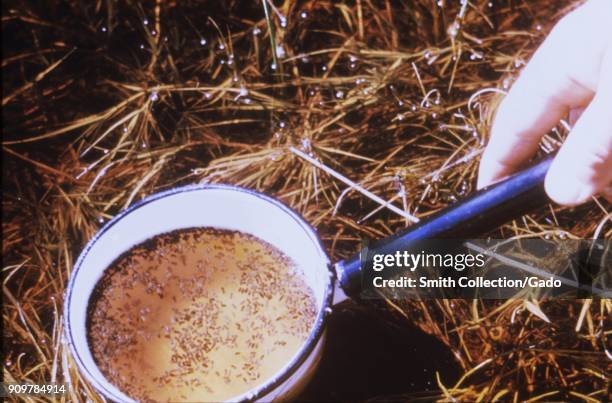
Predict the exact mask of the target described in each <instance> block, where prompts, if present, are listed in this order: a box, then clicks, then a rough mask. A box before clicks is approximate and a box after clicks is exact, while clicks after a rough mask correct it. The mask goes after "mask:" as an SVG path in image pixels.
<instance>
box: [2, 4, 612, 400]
mask: <svg viewBox="0 0 612 403" xmlns="http://www.w3.org/2000/svg"><path fill="white" fill-rule="evenodd" d="M437 3H439V4H436V2H435V1H426V0H407V1H403V2H396V1H391V0H355V1H348V0H347V1H343V2H336V1H326V0H320V1H317V0H310V1H285V2H282V3H281V2H278V1H276V2H274V3H271V2H270V3H262V2H258V1H252V2H248V1H223V2H221V1H207V2H195V1H181V2H174V1H169V2H163V3H162V2H157V3H153V2H152V3H148V4H146V5H145V4H140V3H138V2H114V1H112V0H109V1H101V0H99V1H97V2H81V1H71V2H68V3H67V4H64V3H62V4H61V5H59V4H58V5H57V7H55V8H43V7H41V6H40V5H38V4H37V3H35V2H27V1H26V2H3V5H2V8H3V20H2V27H3V33H4V38H5V39H4V41H3V44H4V53H3V61H2V68H3V73H4V78H3V98H2V105H3V121H4V134H3V154H4V157H5V158H4V165H3V180H4V187H3V195H4V198H3V213H4V220H3V226H2V229H3V240H4V241H3V257H4V264H3V295H4V302H5V303H4V307H3V321H4V330H3V336H4V348H3V351H4V352H5V362H4V367H3V368H4V379H5V381H12V380H19V381H26V380H29V381H32V382H44V381H58V382H64V381H66V382H70V383H71V385H72V386H73V389H72V391H73V392H72V393H73V394H72V395H70V396H69V397H67V398H66V399H69V400H71V401H84V400H86V399H90V400H91V401H99V400H100V398H99V397H97V396H96V394H95V392H94V391H93V390H92V389H91V387H90V386H88V385H87V383H86V382H85V381H84V380H83V379H82V378H81V376H80V375H79V374H78V373H77V371H76V369H75V366H74V365H73V363H72V360H71V357H70V355H69V352H68V351H67V349H66V348H65V346H64V345H63V341H62V336H61V334H62V321H61V309H62V293H63V291H64V287H65V284H66V282H67V279H68V276H69V274H70V271H71V268H72V265H73V263H74V260H75V258H76V256H78V253H79V251H80V249H81V248H82V246H83V245H84V244H85V242H86V241H87V240H88V239H89V238H90V237H91V236H92V235H93V234H94V233H95V231H96V230H97V229H98V228H99V227H100V226H101V225H102V224H103V223H104V222H105V221H106V220H108V219H109V218H110V217H112V216H113V215H114V214H116V213H117V212H119V211H120V210H122V209H123V208H125V207H126V206H128V205H130V204H131V203H133V202H134V201H136V200H139V199H141V198H142V197H144V196H146V195H149V194H151V193H154V192H157V191H160V190H162V189H167V188H169V187H173V186H177V185H180V184H186V183H193V182H223V183H233V184H237V185H241V186H246V187H249V188H254V189H257V190H260V191H263V192H265V193H267V194H271V195H274V196H276V197H278V198H280V199H281V200H282V201H284V202H285V203H287V204H288V205H289V206H291V207H293V208H294V209H296V210H297V211H298V212H300V213H301V214H303V216H304V217H305V218H306V219H307V220H308V221H309V222H310V223H312V224H313V225H314V226H315V227H316V228H317V230H318V231H319V233H320V234H321V236H322V238H323V241H324V243H325V246H326V247H327V249H328V251H329V252H330V255H331V257H332V259H333V260H337V259H340V258H342V257H346V256H347V255H348V254H350V253H352V252H355V251H356V250H357V249H358V247H359V240H360V239H361V238H363V237H367V238H371V239H372V238H379V237H383V236H385V235H388V234H391V233H393V232H395V231H397V230H399V229H401V228H404V227H405V226H407V225H410V224H411V218H410V217H411V216H412V215H416V216H418V217H419V218H423V217H426V216H427V215H430V214H432V213H433V212H435V211H437V210H438V209H440V208H442V207H444V206H445V205H448V204H449V203H451V202H453V201H454V200H456V199H457V198H460V197H462V196H464V195H466V194H468V193H469V192H471V191H473V190H474V183H475V175H476V168H477V164H478V157H479V155H480V153H481V151H482V148H483V144H485V143H486V138H487V135H488V133H487V129H488V127H489V123H490V120H491V116H492V114H493V112H494V110H495V105H496V103H497V102H498V100H499V98H500V94H502V93H503V92H504V90H505V89H507V88H508V87H509V85H511V83H512V80H513V78H514V77H516V75H517V74H518V72H519V71H520V69H521V67H522V66H523V65H524V63H525V60H528V58H529V55H530V54H531V52H533V50H534V49H535V47H536V46H537V45H538V44H539V43H540V42H541V41H542V40H543V38H544V37H545V35H546V33H547V32H549V30H550V28H551V26H552V25H553V23H554V22H555V21H556V20H558V18H560V16H561V15H563V14H564V13H566V12H567V10H569V9H571V8H572V7H574V6H575V4H574V3H573V2H560V1H556V0H538V1H530V2H528V1H525V0H505V1H491V2H488V1H471V2H459V1H448V0H446V1H445V0H441V1H439V2H437ZM266 13H267V17H266ZM551 68H554V66H551ZM566 130H567V127H566V126H564V125H562V124H561V125H559V127H558V128H557V129H555V130H553V131H552V132H551V133H549V134H548V135H547V136H546V137H545V139H544V140H543V142H542V145H541V152H542V153H545V152H549V151H550V150H553V149H555V148H556V147H558V145H559V144H560V141H561V140H562V138H563V136H564V135H565V133H566ZM298 154H303V155H305V156H306V157H308V156H310V157H311V158H312V159H314V161H315V164H317V165H320V166H324V167H325V170H322V169H320V168H318V167H316V166H315V165H313V163H311V162H308V161H307V160H305V159H303V158H301V157H300V156H299V155H298ZM330 172H334V173H338V174H341V175H344V176H346V177H347V178H348V179H349V180H350V181H352V183H353V184H354V185H353V186H347V184H346V183H343V182H342V181H340V180H338V179H337V175H336V177H334V176H333V175H330ZM367 192H372V193H373V194H375V195H377V196H379V197H381V198H382V199H384V200H387V201H389V203H392V204H393V205H394V206H395V207H396V208H394V209H393V210H394V211H391V210H390V209H388V208H384V207H381V206H380V205H379V204H378V203H376V202H375V201H373V200H372V199H371V198H370V197H368V195H367ZM609 208H610V206H609V204H605V202H604V201H603V200H593V201H592V202H591V203H588V204H586V205H584V206H581V207H579V208H574V209H567V208H559V207H554V206H549V207H548V208H544V209H541V210H540V211H538V212H536V213H534V214H531V215H529V216H525V217H522V218H521V219H517V220H515V221H514V222H512V223H509V224H507V225H505V226H503V227H502V228H500V229H499V230H498V231H497V233H496V234H494V235H495V236H498V237H504V238H510V237H515V236H519V237H575V238H610V237H611V235H612V227H611V226H610V221H609V218H610V213H609V211H610V210H609ZM398 213H399V214H398ZM389 307H390V308H391V309H392V310H394V311H396V312H397V313H398V314H400V315H403V316H405V317H406V320H407V321H410V322H411V323H414V324H417V325H418V326H420V327H421V328H422V329H423V330H424V331H426V332H428V333H431V334H433V335H435V336H436V337H438V338H439V339H440V340H441V341H442V342H444V343H445V344H446V345H448V347H449V348H450V349H451V351H452V352H453V353H454V354H455V356H456V358H457V361H458V362H459V364H460V365H461V367H462V368H463V369H464V370H465V376H464V377H463V378H461V380H460V381H459V382H458V383H457V384H455V385H444V384H443V382H442V381H440V382H439V391H438V393H436V394H435V395H433V396H432V395H431V394H430V395H429V396H428V397H429V398H431V397H437V398H439V399H442V400H444V399H446V400H454V399H459V400H468V401H471V400H477V399H480V400H483V401H489V400H492V399H495V398H500V397H503V398H504V399H507V400H514V401H516V400H525V399H532V400H537V399H538V398H539V399H544V400H551V399H554V400H563V399H572V400H584V401H594V400H605V399H606V398H608V397H609V396H607V388H608V382H609V376H610V372H609V371H610V362H611V361H610V360H611V359H612V357H611V356H610V352H609V351H608V350H606V343H607V344H608V346H609V339H608V337H609V336H610V329H611V328H610V322H609V320H610V319H609V318H610V310H611V309H612V304H611V303H610V300H584V301H571V302H570V301H564V302H561V301H547V302H545V301H541V302H535V301H534V302H524V301H521V300H510V301H507V302H491V301H458V300H457V301H451V300H440V301H428V302H425V301H406V302H403V303H401V304H397V303H394V302H392V301H389ZM606 355H607V357H606ZM409 397H413V398H414V397H416V395H415V396H406V398H409Z"/></svg>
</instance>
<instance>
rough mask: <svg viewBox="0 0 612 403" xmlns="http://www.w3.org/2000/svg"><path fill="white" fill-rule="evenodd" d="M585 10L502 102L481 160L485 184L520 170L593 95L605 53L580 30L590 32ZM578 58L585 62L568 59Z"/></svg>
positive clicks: (566, 22)
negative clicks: (543, 139)
mask: <svg viewBox="0 0 612 403" xmlns="http://www.w3.org/2000/svg"><path fill="white" fill-rule="evenodd" d="M580 11H581V10H577V12H575V13H574V14H571V15H569V16H568V17H566V18H564V19H563V20H562V21H561V22H560V23H559V24H557V26H556V27H555V28H554V29H553V31H552V32H551V34H550V35H549V36H548V38H547V39H546V40H545V41H544V43H543V44H542V45H541V46H540V48H539V49H538V50H537V51H536V53H535V54H534V56H533V58H532V59H531V61H530V62H529V63H528V65H527V66H526V67H525V69H524V70H523V72H522V73H521V75H520V77H519V78H518V80H517V81H516V83H515V84H514V85H513V87H512V89H511V90H510V92H509V93H508V95H507V96H506V98H505V99H504V101H503V102H502V104H501V105H500V107H499V109H498V111H497V115H496V117H495V120H494V122H493V127H492V130H491V138H490V141H489V144H488V146H487V148H486V149H485V152H484V154H483V157H482V160H481V165H480V170H479V180H478V186H479V187H483V186H486V185H487V184H489V183H491V182H493V181H495V180H498V179H500V178H502V177H504V176H506V175H508V174H510V173H512V172H513V171H515V170H516V169H517V168H519V167H520V166H521V165H522V164H523V163H524V162H526V161H527V160H528V159H529V158H530V157H531V156H532V155H533V154H534V152H535V151H536V149H537V147H538V143H539V141H540V139H541V137H542V135H543V134H544V133H546V132H547V131H548V130H550V129H551V128H552V127H554V126H555V125H556V124H557V123H558V122H559V120H560V119H562V118H564V117H565V116H567V114H568V112H569V110H570V108H574V107H581V106H585V105H586V104H588V102H589V101H590V99H591V98H592V97H593V94H594V90H595V88H596V86H597V77H598V76H599V63H600V61H601V56H599V55H598V54H597V51H595V50H594V48H593V47H592V46H585V44H584V40H583V38H582V35H581V34H579V33H581V32H582V33H584V31H585V29H584V27H581V26H580V25H581V24H582V23H583V21H582V20H583V19H584V17H583V15H582V14H581V13H580ZM576 28H578V29H576ZM573 58H577V59H579V60H581V64H579V63H574V62H571V61H570V62H568V59H573Z"/></svg>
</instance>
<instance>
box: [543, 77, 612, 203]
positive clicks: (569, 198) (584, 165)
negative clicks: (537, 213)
mask: <svg viewBox="0 0 612 403" xmlns="http://www.w3.org/2000/svg"><path fill="white" fill-rule="evenodd" d="M610 84H612V83H610ZM611 95H612V87H611V88H606V89H603V88H602V89H601V91H598V93H597V94H596V95H595V97H594V98H593V100H592V101H591V103H590V104H589V106H588V107H587V108H586V109H585V111H584V113H583V114H582V116H581V117H580V118H579V119H578V121H577V122H576V125H575V126H574V128H573V129H572V131H571V133H570V134H569V136H568V137H567V139H566V141H565V143H563V146H562V147H561V149H560V150H559V153H558V154H557V157H556V158H555V160H554V161H553V163H552V165H551V167H550V170H549V172H548V175H547V176H546V181H545V188H546V192H547V193H548V195H549V197H550V198H551V199H553V200H554V201H555V202H557V203H559V204H565V205H575V204H580V203H583V202H585V201H587V200H588V199H589V198H590V197H591V196H593V195H596V194H597V193H600V192H605V191H606V188H607V187H608V186H609V185H610V183H611V182H612V113H611V110H610V105H611V104H612V96H611Z"/></svg>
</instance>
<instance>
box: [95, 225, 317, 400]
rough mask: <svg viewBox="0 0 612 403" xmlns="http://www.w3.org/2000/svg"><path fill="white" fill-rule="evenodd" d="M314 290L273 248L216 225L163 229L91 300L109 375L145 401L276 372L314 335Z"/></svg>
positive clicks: (209, 395) (116, 267)
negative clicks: (162, 231) (163, 232)
mask: <svg viewBox="0 0 612 403" xmlns="http://www.w3.org/2000/svg"><path fill="white" fill-rule="evenodd" d="M315 316H316V303H315V299H314V295H313V291H312V289H311V288H310V287H309V286H308V285H307V284H306V282H305V280H304V277H303V273H301V272H300V270H299V268H298V267H297V266H296V264H295V263H294V262H293V261H292V260H290V259H289V258H288V257H287V256H285V255H284V254H283V253H282V252H280V251H279V250H278V249H276V248H275V247H273V246H272V245H270V244H268V243H266V242H264V241H262V240H260V239H258V238H256V237H254V236H250V235H246V234H243V233H240V232H235V231H227V230H218V229H212V228H193V229H187V230H178V231H174V232H170V233H167V234H162V235H159V236H156V237H154V238H152V239H150V240H148V241H146V242H144V243H142V244H140V245H137V246H135V247H133V248H132V249H130V250H129V251H128V252H127V253H125V254H124V255H122V256H121V257H119V258H118V259H117V260H116V261H115V262H114V263H113V264H112V265H111V266H110V267H109V268H108V269H107V271H106V272H105V274H104V276H103V277H102V279H101V280H100V282H99V283H98V284H97V285H96V289H95V291H94V294H93V296H92V298H91V299H90V302H89V311H88V338H89V344H90V348H91V350H92V352H93V356H94V359H95V361H96V363H97V364H98V366H99V368H100V370H101V371H102V373H103V374H104V375H105V376H106V378H107V379H108V380H109V381H110V382H111V383H113V384H114V385H115V386H117V387H118V388H119V389H120V390H121V391H123V392H124V393H125V394H127V395H128V396H130V397H132V398H134V399H137V400H144V401H220V400H226V399H231V398H233V397H237V396H239V395H241V394H242V393H245V392H247V391H249V390H251V389H253V388H254V387H256V386H258V385H261V384H262V383H264V382H265V381H267V380H268V379H269V378H270V377H271V376H273V375H274V374H276V373H277V372H278V371H279V370H280V369H281V368H282V367H283V366H284V365H286V364H287V363H288V362H289V361H290V360H291V358H292V357H293V356H294V355H295V354H296V352H297V351H298V349H299V348H300V346H301V345H302V344H303V343H304V342H305V341H306V338H307V337H308V334H309V333H310V330H311V327H312V325H313V323H314V319H315Z"/></svg>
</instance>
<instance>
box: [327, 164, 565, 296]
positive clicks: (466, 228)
mask: <svg viewBox="0 0 612 403" xmlns="http://www.w3.org/2000/svg"><path fill="white" fill-rule="evenodd" d="M552 159H553V157H548V158H546V159H545V160H543V161H541V162H539V163H538V164H536V165H534V166H532V167H531V168H528V169H526V170H524V171H521V172H520V173H518V174H516V175H514V176H511V177H510V178H508V179H505V180H504V181H502V182H499V183H496V184H493V185H490V186H488V187H486V188H483V189H481V190H479V191H477V192H476V193H474V194H473V195H471V196H469V197H467V198H465V199H463V200H460V201H458V202H457V203H455V204H453V205H451V206H449V207H447V208H445V209H443V210H441V211H439V212H438V213H436V214H434V215H433V216H431V217H429V218H427V219H425V220H423V221H421V222H419V223H418V224H415V225H413V226H411V227H409V228H407V229H405V230H403V231H400V232H398V233H397V234H395V235H392V236H390V237H389V238H385V239H382V240H380V241H377V242H375V243H373V244H371V245H370V247H369V251H370V252H369V253H371V254H374V253H376V254H393V253H395V252H396V251H398V250H399V251H403V250H410V248H411V246H413V245H415V244H416V243H418V242H420V241H423V240H426V239H448V238H451V239H452V238H454V239H461V238H475V237H478V236H481V235H484V234H486V233H488V232H490V231H492V230H494V229H496V228H498V227H499V226H500V225H502V224H504V223H506V222H508V221H510V220H512V219H515V218H517V217H520V216H522V215H523V214H526V213H528V212H530V211H532V210H534V209H536V208H538V207H542V206H544V205H546V203H548V202H549V199H548V197H547V196H546V193H545V191H544V178H545V176H546V173H547V172H548V168H550V164H551V162H552ZM336 273H337V274H338V280H339V282H340V287H342V289H343V290H344V292H345V293H346V295H347V296H349V297H356V296H358V295H359V293H360V292H361V259H360V254H359V253H358V254H355V255H353V256H351V257H350V258H349V259H346V260H342V261H340V262H338V263H336Z"/></svg>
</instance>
